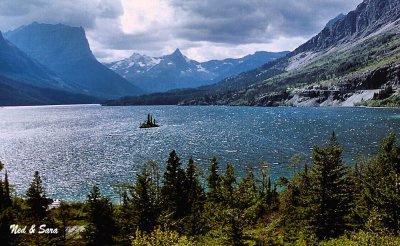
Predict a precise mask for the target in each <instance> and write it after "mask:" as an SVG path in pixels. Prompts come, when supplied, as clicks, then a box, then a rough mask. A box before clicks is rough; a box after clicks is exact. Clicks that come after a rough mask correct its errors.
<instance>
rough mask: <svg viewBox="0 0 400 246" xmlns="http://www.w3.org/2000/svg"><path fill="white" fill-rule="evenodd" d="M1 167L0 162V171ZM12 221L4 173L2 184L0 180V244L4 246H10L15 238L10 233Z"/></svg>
mask: <svg viewBox="0 0 400 246" xmlns="http://www.w3.org/2000/svg"><path fill="white" fill-rule="evenodd" d="M3 167H4V165H3V163H1V161H0V171H1V170H2V169H3ZM13 221H14V215H13V210H12V203H11V197H10V188H9V184H8V175H7V171H6V172H5V175H4V182H3V181H2V179H1V178H0V242H2V243H4V245H12V243H13V242H14V240H15V236H14V235H12V234H11V232H10V226H11V225H12V224H13Z"/></svg>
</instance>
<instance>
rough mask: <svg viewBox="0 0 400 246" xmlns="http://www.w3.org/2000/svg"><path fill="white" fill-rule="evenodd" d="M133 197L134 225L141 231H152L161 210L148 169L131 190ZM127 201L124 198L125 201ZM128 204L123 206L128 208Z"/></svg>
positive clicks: (139, 176) (138, 177) (137, 178)
mask: <svg viewBox="0 0 400 246" xmlns="http://www.w3.org/2000/svg"><path fill="white" fill-rule="evenodd" d="M131 196H132V198H131V200H132V209H133V223H134V225H136V227H137V229H139V230H140V231H144V232H150V231H152V230H153V228H154V227H155V226H156V224H157V219H158V216H159V208H158V200H157V195H156V187H155V186H154V183H153V180H152V177H151V174H150V171H149V170H147V169H146V168H145V169H144V170H143V171H142V172H141V173H140V174H138V175H137V176H136V183H135V185H134V187H133V188H132V190H131ZM126 199H127V198H124V200H126ZM126 203H127V201H124V203H123V206H127V205H126ZM124 204H125V205H124ZM122 209H124V207H122Z"/></svg>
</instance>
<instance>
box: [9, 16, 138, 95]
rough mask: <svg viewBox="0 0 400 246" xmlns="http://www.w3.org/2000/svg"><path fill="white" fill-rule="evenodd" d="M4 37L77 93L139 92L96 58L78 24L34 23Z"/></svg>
mask: <svg viewBox="0 0 400 246" xmlns="http://www.w3.org/2000/svg"><path fill="white" fill-rule="evenodd" d="M5 38H6V39H8V40H10V41H11V42H12V43H13V44H14V45H15V46H16V47H18V48H19V49H20V50H22V51H23V52H25V53H26V54H27V55H29V56H30V57H32V58H34V59H35V60H37V61H38V62H39V63H40V64H42V65H43V66H45V67H46V68H48V69H49V70H50V71H52V72H53V73H54V74H57V76H59V77H60V78H61V79H63V80H64V81H65V82H66V83H67V85H68V86H70V87H72V88H74V89H75V90H76V91H78V92H80V93H84V94H88V95H91V96H96V97H103V98H117V97H121V96H124V95H137V94H139V93H141V90H139V89H138V88H136V87H135V86H133V85H132V84H130V83H129V82H128V81H126V80H125V79H124V78H122V77H121V76H119V75H118V74H116V73H114V72H113V71H111V70H109V69H108V68H106V67H105V66H104V65H102V64H101V63H100V62H98V61H97V60H96V58H95V57H94V56H93V54H92V52H91V50H90V47H89V43H88V41H87V39H86V36H85V31H84V29H83V28H82V27H70V26H66V25H62V24H58V25H50V24H39V23H36V22H34V23H32V24H30V25H28V26H22V27H20V28H18V29H16V30H14V31H10V32H7V33H5Z"/></svg>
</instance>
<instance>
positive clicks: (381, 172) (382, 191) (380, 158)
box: [362, 134, 400, 233]
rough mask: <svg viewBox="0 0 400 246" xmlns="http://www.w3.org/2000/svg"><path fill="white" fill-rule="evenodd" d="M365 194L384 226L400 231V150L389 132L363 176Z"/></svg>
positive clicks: (396, 231) (370, 208) (368, 204)
mask: <svg viewBox="0 0 400 246" xmlns="http://www.w3.org/2000/svg"><path fill="white" fill-rule="evenodd" d="M362 179H363V181H364V182H363V183H364V189H363V197H364V198H365V201H366V203H367V206H368V208H369V210H372V209H376V210H377V211H378V213H379V214H380V216H381V222H382V224H383V226H384V227H386V228H390V229H391V230H393V232H395V233H398V232H399V231H400V150H399V148H398V147H397V144H396V136H395V135H394V134H390V135H389V136H388V137H386V138H385V139H384V140H383V141H382V144H381V147H380V151H379V153H378V154H377V155H376V156H375V157H374V158H372V159H370V161H369V162H368V163H367V165H366V167H365V171H364V174H363V175H362Z"/></svg>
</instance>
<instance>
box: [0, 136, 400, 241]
mask: <svg viewBox="0 0 400 246" xmlns="http://www.w3.org/2000/svg"><path fill="white" fill-rule="evenodd" d="M341 154H342V149H341V147H340V146H339V144H338V143H337V140H336V136H335V134H333V135H332V137H331V139H330V141H329V142H328V143H327V144H326V145H325V146H322V147H315V148H314V149H313V156H312V161H313V166H312V168H311V170H309V168H308V166H307V163H306V161H305V160H304V159H303V158H301V161H297V162H295V165H294V166H292V167H293V170H294V173H293V176H292V177H291V178H290V179H289V178H286V177H281V178H280V179H279V180H278V181H277V182H276V183H273V182H272V181H271V177H270V176H269V172H268V165H266V164H265V165H264V167H262V169H261V174H259V173H258V172H257V171H256V170H257V169H254V170H253V169H248V171H247V174H246V175H245V176H243V177H238V176H237V175H236V174H235V170H234V167H233V165H231V164H228V165H227V166H226V169H225V173H224V175H221V174H220V173H219V166H218V163H217V161H216V158H213V159H212V161H211V163H210V167H209V170H210V173H209V175H208V177H207V183H208V187H202V185H201V183H200V180H201V179H200V175H199V171H198V168H197V166H196V164H195V163H194V161H193V159H192V158H190V159H189V161H188V165H187V167H186V169H185V170H184V169H183V168H182V167H181V163H180V159H179V157H178V156H177V154H176V152H175V151H172V152H171V153H170V155H169V159H168V161H167V167H166V170H165V173H164V178H163V183H162V184H161V182H160V181H159V177H160V173H159V170H158V164H157V163H155V162H150V163H149V164H148V165H146V166H145V167H144V168H143V170H142V171H141V172H140V173H139V174H138V175H137V176H136V181H135V183H134V184H133V185H125V190H121V192H120V196H121V200H120V205H117V206H113V205H112V204H111V202H110V200H109V199H108V198H105V197H103V196H102V195H101V194H100V189H99V188H98V187H94V188H93V190H92V191H91V192H90V194H89V195H88V200H87V202H86V204H85V205H83V204H82V205H81V207H80V209H79V208H76V207H75V206H74V204H73V203H67V204H65V203H62V204H61V207H60V208H57V209H55V210H51V211H46V210H45V208H47V205H48V203H49V200H48V199H47V198H46V196H45V191H44V188H43V185H42V181H41V179H40V176H39V174H38V173H37V172H36V173H35V178H34V180H33V182H32V184H31V187H30V188H29V190H28V192H27V199H26V200H25V201H24V200H23V199H19V198H15V197H10V191H9V184H8V177H7V175H5V180H1V179H0V188H1V189H0V206H1V210H0V240H1V241H0V242H1V243H2V245H3V244H4V243H3V242H5V244H4V245H13V244H14V245H16V244H18V243H25V244H28V245H29V244H33V245H69V244H71V245H75V244H77V245H82V244H86V245H131V243H132V239H131V238H130V236H133V237H137V236H138V235H141V234H142V233H145V234H146V235H157V233H154V232H155V231H157V230H159V231H160V229H157V228H160V226H162V227H163V228H164V229H165V230H168V231H171V232H172V231H173V233H172V234H174V235H175V236H174V237H176V236H178V237H182V238H184V236H189V237H190V240H192V239H193V240H195V241H198V242H199V244H200V245H203V244H201V243H205V244H204V245H282V244H283V245H318V244H321V245H342V244H340V243H343V245H347V244H346V243H349V245H353V244H351V243H353V242H354V243H355V242H362V243H363V245H380V244H379V243H377V242H380V240H379V238H382V239H385V240H381V241H382V242H383V241H385V242H389V240H392V241H393V242H397V241H398V236H397V235H399V233H400V226H399V225H400V214H399V211H400V192H399V191H400V188H399V187H400V185H399V179H400V178H399V177H400V149H399V148H398V146H397V143H396V137H395V135H394V134H392V135H389V136H388V137H387V138H385V139H384V140H383V142H382V144H381V147H380V150H379V152H378V153H377V154H376V155H374V156H373V157H372V158H371V157H369V158H365V159H359V160H357V162H356V165H355V166H354V168H348V167H345V166H344V164H343V163H342V160H341ZM302 164H304V168H302V167H301V166H302ZM301 169H303V170H301ZM205 179H206V178H204V181H205ZM7 187H8V188H7ZM277 187H279V188H280V191H279V192H278V190H277V189H278V188H277ZM206 188H208V189H207V195H206V190H205V189H206ZM6 197H8V198H7V199H6ZM6 200H8V202H5V201H6ZM38 204H39V205H40V206H39V205H38ZM25 207H27V208H28V209H26V210H28V211H29V213H28V214H27V213H23V212H21V211H25ZM83 207H85V208H86V209H85V210H83ZM78 210H81V212H77V211H78ZM34 211H35V213H34ZM38 218H41V220H38ZM36 221H39V222H36ZM42 221H43V222H44V223H46V224H48V225H51V226H53V225H54V226H53V227H57V228H58V229H59V231H60V235H58V236H56V237H49V236H44V235H41V236H40V235H32V236H31V235H20V236H17V237H13V235H11V234H10V233H9V230H8V228H9V225H10V224H11V223H16V224H24V223H27V222H28V223H30V222H32V223H35V224H37V223H40V222H42ZM54 222H56V223H57V224H55V223H54ZM77 222H78V223H79V224H82V225H84V226H85V232H84V233H83V237H79V235H75V236H74V235H70V237H69V236H68V235H67V234H66V233H65V232H66V228H68V226H71V225H75V224H76V223H77ZM117 228H118V229H119V231H118V230H117ZM136 230H138V231H137V232H136V233H135V231H136ZM345 232H346V233H345ZM172 234H171V235H172ZM135 235H136V236H135ZM142 235H144V234H142ZM364 236H366V238H365V240H364V239H363V238H362V237H364ZM156 237H158V236H156ZM178 237H176V238H178ZM139 239H140V238H139ZM158 239H159V238H158ZM158 239H157V238H152V240H158ZM331 239H332V240H331ZM16 240H18V241H16ZM143 240H145V239H143ZM146 240H149V239H146ZM325 240H330V241H326V242H323V241H325ZM139 241H140V240H139ZM135 242H138V241H135ZM325 243H326V244H325ZM329 243H332V244H329ZM335 243H339V244H335ZM354 245H356V244H354ZM388 245H390V244H388ZM393 245H394V244H393Z"/></svg>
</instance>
